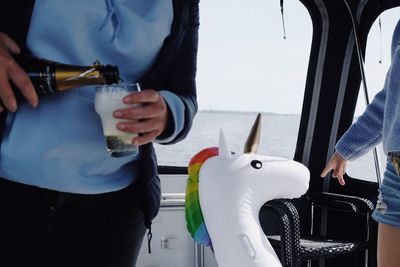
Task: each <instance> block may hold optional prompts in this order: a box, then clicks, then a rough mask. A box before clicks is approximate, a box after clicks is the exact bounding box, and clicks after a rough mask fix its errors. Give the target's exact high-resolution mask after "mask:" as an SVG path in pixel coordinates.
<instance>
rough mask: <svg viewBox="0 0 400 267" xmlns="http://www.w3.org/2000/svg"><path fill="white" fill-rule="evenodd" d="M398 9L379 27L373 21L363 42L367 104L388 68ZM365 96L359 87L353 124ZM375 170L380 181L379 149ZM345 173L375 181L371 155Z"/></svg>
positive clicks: (382, 157)
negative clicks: (377, 170)
mask: <svg viewBox="0 0 400 267" xmlns="http://www.w3.org/2000/svg"><path fill="white" fill-rule="evenodd" d="M399 11H400V8H398V7H397V8H392V9H390V10H387V11H385V12H384V13H382V14H381V16H380V18H381V25H382V27H381V28H380V27H379V19H377V20H376V21H375V22H374V24H373V26H372V28H371V30H370V32H369V34H368V40H367V49H366V54H365V75H366V81H367V87H368V96H369V99H370V101H372V99H373V98H374V96H375V95H376V94H377V93H378V92H379V91H380V90H381V89H382V88H383V84H384V81H385V77H386V72H387V70H388V68H389V66H390V61H391V58H390V50H391V41H392V34H393V30H394V28H395V26H396V24H397V21H398V20H399ZM365 107H366V104H365V94H364V89H363V87H360V94H359V96H358V101H357V106H356V112H355V117H354V121H355V120H356V119H357V118H358V116H360V115H361V114H362V113H363V111H364V110H365ZM377 152H378V160H379V168H380V173H381V177H383V172H384V170H385V165H386V156H385V155H384V153H383V149H382V145H379V146H377ZM347 173H348V174H349V175H350V176H351V177H354V178H357V179H362V180H367V181H373V182H376V181H377V178H376V177H377V176H376V171H375V163H374V156H373V152H372V151H370V152H368V153H367V154H366V155H364V156H362V157H360V158H358V159H356V160H353V161H349V162H348V164H347Z"/></svg>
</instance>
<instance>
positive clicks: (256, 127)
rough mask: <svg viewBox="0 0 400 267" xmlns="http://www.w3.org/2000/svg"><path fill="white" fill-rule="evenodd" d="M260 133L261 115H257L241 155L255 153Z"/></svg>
mask: <svg viewBox="0 0 400 267" xmlns="http://www.w3.org/2000/svg"><path fill="white" fill-rule="evenodd" d="M260 132H261V113H258V114H257V118H256V120H255V121H254V124H253V127H251V130H250V134H249V137H247V140H246V144H245V145H244V150H243V153H245V154H255V153H256V152H257V148H258V144H259V143H260Z"/></svg>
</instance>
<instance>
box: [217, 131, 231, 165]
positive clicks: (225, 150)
mask: <svg viewBox="0 0 400 267" xmlns="http://www.w3.org/2000/svg"><path fill="white" fill-rule="evenodd" d="M218 154H219V157H220V158H222V159H229V158H230V157H231V152H230V150H229V147H228V144H227V142H226V139H225V135H224V132H223V131H222V129H221V130H220V131H219V152H218Z"/></svg>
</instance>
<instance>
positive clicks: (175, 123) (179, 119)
mask: <svg viewBox="0 0 400 267" xmlns="http://www.w3.org/2000/svg"><path fill="white" fill-rule="evenodd" d="M159 93H160V94H161V95H162V97H163V98H164V100H165V102H166V104H167V106H168V109H169V111H170V114H171V117H170V120H171V121H170V122H169V125H168V128H169V131H168V135H167V136H164V135H162V137H161V136H159V137H161V138H159V137H158V138H156V140H155V142H157V143H159V144H163V143H169V142H171V141H173V140H174V139H175V138H176V137H177V136H178V134H179V133H180V132H181V131H182V130H183V127H184V122H185V105H184V104H183V101H182V100H181V99H180V98H179V97H178V96H177V95H176V94H174V93H172V92H170V91H166V90H162V91H159Z"/></svg>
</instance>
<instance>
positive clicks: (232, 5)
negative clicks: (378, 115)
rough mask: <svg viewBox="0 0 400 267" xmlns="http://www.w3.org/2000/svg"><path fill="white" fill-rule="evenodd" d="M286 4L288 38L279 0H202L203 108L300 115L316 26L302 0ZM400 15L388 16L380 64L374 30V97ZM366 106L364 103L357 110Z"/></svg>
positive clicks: (369, 62) (370, 67) (370, 52)
mask: <svg viewBox="0 0 400 267" xmlns="http://www.w3.org/2000/svg"><path fill="white" fill-rule="evenodd" d="M284 8H285V9H284V11H285V13H284V15H285V25H286V35H287V38H286V39H284V38H283V26H282V18H281V13H280V6H279V1H278V0H247V1H245V0H230V1H229V5H227V2H226V1H218V0H215V1H200V19H201V21H200V23H201V25H200V32H199V35H200V40H199V52H198V73H197V87H198V102H199V109H200V110H240V111H257V112H274V113H283V114H300V112H301V107H302V100H303V94H304V87H305V79H306V75H307V67H308V59H309V53H310V47H311V38H312V24H311V19H310V17H309V15H308V12H307V10H306V9H305V7H304V6H303V5H302V4H301V3H300V2H299V1H298V0H286V1H285V6H284ZM398 14H399V9H397V10H389V11H387V12H386V13H384V14H383V15H382V53H383V63H382V64H379V63H378V61H379V58H380V51H381V49H380V38H379V30H378V27H376V26H375V25H374V27H373V29H372V30H371V34H370V36H371V37H370V38H369V41H368V46H367V57H366V74H367V83H368V87H369V89H370V91H371V93H370V95H371V97H372V96H373V95H374V94H375V93H376V92H377V91H378V89H376V88H379V90H380V89H381V84H382V83H383V79H384V76H385V72H386V70H387V68H388V64H389V63H390V62H389V61H390V57H389V52H390V51H389V50H390V49H389V47H390V40H391V34H392V32H393V28H394V26H395V23H396V22H397V18H398ZM376 24H377V23H376ZM369 73H372V74H373V75H371V74H369ZM364 106H365V105H364V104H363V102H360V107H359V108H357V112H362V110H363V109H364Z"/></svg>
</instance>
